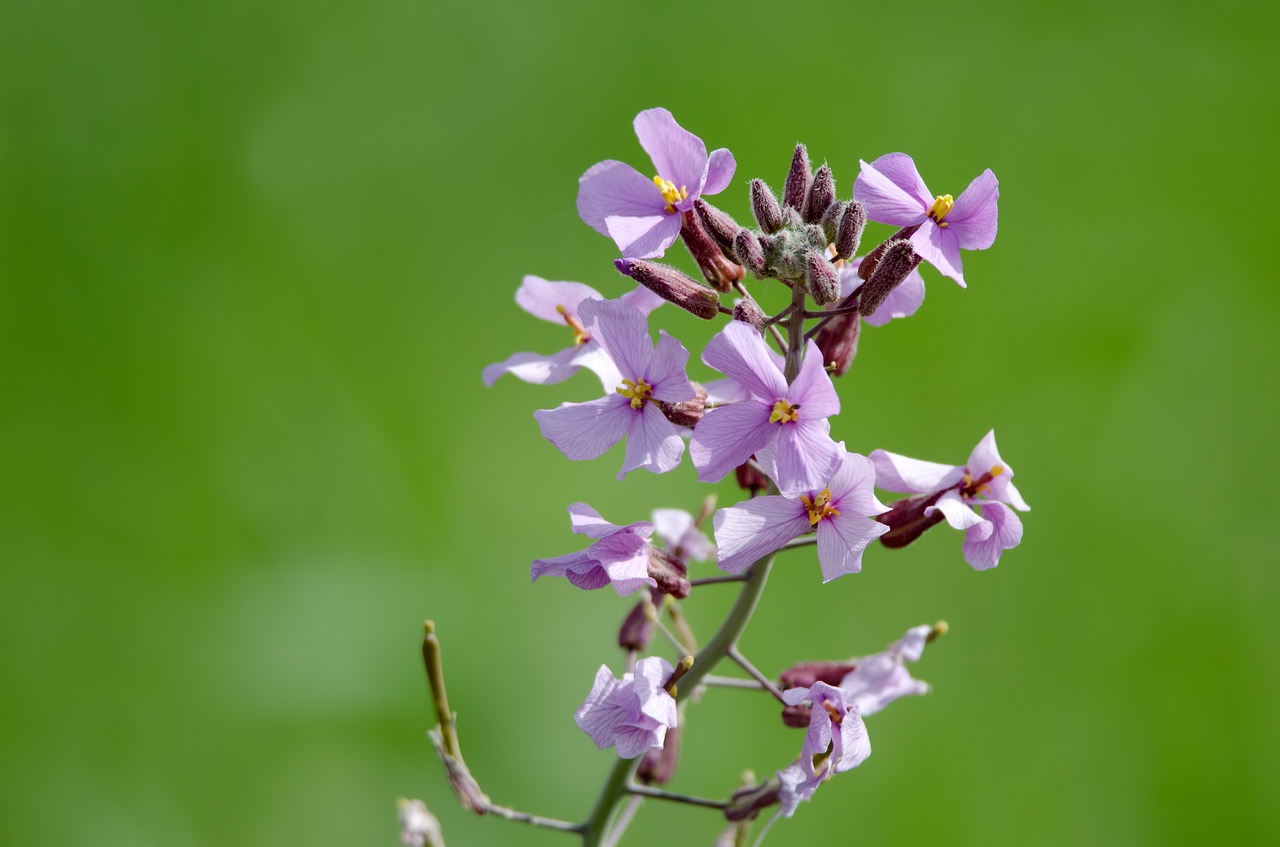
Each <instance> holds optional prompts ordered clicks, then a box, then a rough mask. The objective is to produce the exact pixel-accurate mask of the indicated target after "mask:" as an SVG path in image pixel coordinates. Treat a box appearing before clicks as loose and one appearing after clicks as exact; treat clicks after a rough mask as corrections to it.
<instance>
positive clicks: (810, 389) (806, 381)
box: [787, 341, 840, 421]
mask: <svg viewBox="0 0 1280 847" xmlns="http://www.w3.org/2000/svg"><path fill="white" fill-rule="evenodd" d="M787 398H788V399H789V400H790V401H791V402H792V403H794V404H797V405H799V406H800V420H801V421H804V420H810V421H812V420H816V419H818V418H827V417H830V416H831V415H835V414H838V413H839V412H840V395H839V394H836V387H835V386H834V385H832V384H831V375H830V374H828V373H827V370H826V368H825V367H823V362H822V352H821V351H820V350H818V345H817V344H815V343H813V342H812V341H810V342H809V343H808V344H807V345H806V346H805V351H804V360H803V361H802V362H801V364H800V373H798V374H796V379H795V382H793V383H791V388H790V390H788V391H787Z"/></svg>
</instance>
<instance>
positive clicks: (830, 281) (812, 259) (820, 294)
mask: <svg viewBox="0 0 1280 847" xmlns="http://www.w3.org/2000/svg"><path fill="white" fill-rule="evenodd" d="M805 280H806V282H807V283H808V287H809V294H810V295H811V296H812V297H813V299H814V302H816V303H817V304H818V305H819V306H826V305H828V304H829V303H834V302H835V301H836V300H839V299H840V274H839V273H837V272H836V269H835V268H833V267H832V266H831V263H830V262H828V261H827V260H826V258H825V257H823V256H822V254H820V253H818V252H817V251H816V250H814V251H811V252H810V253H809V256H808V258H807V260H806V263H805Z"/></svg>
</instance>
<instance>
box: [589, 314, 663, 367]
mask: <svg viewBox="0 0 1280 847" xmlns="http://www.w3.org/2000/svg"><path fill="white" fill-rule="evenodd" d="M580 312H581V315H582V323H583V325H584V326H585V327H586V328H587V331H588V332H590V333H591V338H592V340H593V341H595V342H596V343H597V344H599V345H600V346H601V347H602V348H603V349H604V351H605V353H607V354H609V358H611V359H613V362H614V364H615V365H617V366H618V370H619V371H620V372H621V373H622V376H623V378H624V379H632V380H637V379H643V378H644V375H645V373H646V372H647V371H648V369H649V360H650V359H651V358H652V357H653V340H652V339H651V338H650V337H649V321H648V320H647V319H646V318H645V316H644V315H642V314H640V313H639V312H638V311H636V310H635V309H633V308H631V307H630V306H628V305H627V304H626V303H623V302H622V301H621V300H586V301H584V302H583V303H582V305H581V307H580Z"/></svg>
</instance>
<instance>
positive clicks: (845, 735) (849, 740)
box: [833, 706, 871, 773]
mask: <svg viewBox="0 0 1280 847" xmlns="http://www.w3.org/2000/svg"><path fill="white" fill-rule="evenodd" d="M870 755H871V739H870V738H868V737H867V725H866V724H865V723H863V721H862V715H861V714H860V713H859V710H858V707H857V706H854V707H853V709H852V710H850V712H849V713H848V714H847V715H845V716H844V720H842V721H840V758H839V759H838V760H837V761H836V762H835V764H834V765H833V768H834V771H835V773H844V772H845V771H848V770H853V769H854V768H856V767H857V766H858V765H860V764H862V763H863V762H865V761H866V760H867V757H868V756H870Z"/></svg>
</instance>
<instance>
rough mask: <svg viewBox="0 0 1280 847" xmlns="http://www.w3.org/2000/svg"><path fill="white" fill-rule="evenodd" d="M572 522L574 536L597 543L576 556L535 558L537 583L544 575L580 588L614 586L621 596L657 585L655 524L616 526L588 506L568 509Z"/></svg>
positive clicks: (580, 504)
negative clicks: (652, 563) (653, 573)
mask: <svg viewBox="0 0 1280 847" xmlns="http://www.w3.org/2000/svg"><path fill="white" fill-rule="evenodd" d="M569 521H570V523H571V524H572V526H573V531H574V532H575V533H579V534H582V535H586V536H587V537H588V538H594V539H595V542H594V543H593V544H592V545H591V546H590V547H588V548H587V549H585V550H580V551H578V552H577V553H569V554H567V555H564V556H557V557H556V558H554V559H535V560H534V562H533V569H532V576H533V581H534V582H537V581H538V577H542V576H563V577H566V578H568V580H569V581H570V582H571V583H573V584H574V585H576V586H578V587H579V588H583V589H587V590H592V589H596V588H604V587H605V586H606V585H612V586H613V590H614V591H617V592H618V593H619V594H622V595H626V594H631V593H632V592H634V591H639V590H640V589H641V588H645V587H650V586H656V585H657V582H656V581H655V580H654V579H653V578H652V577H650V576H649V554H650V551H651V549H652V548H651V546H650V544H649V536H651V535H653V524H651V523H649V522H648V521H638V522H636V523H633V524H628V525H627V526H615V525H614V524H611V523H609V522H608V521H606V520H605V519H604V518H602V517H601V516H600V513H599V512H597V511H596V510H595V509H593V508H591V507H590V506H588V505H587V504H586V503H574V504H573V505H572V506H570V507H569Z"/></svg>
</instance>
